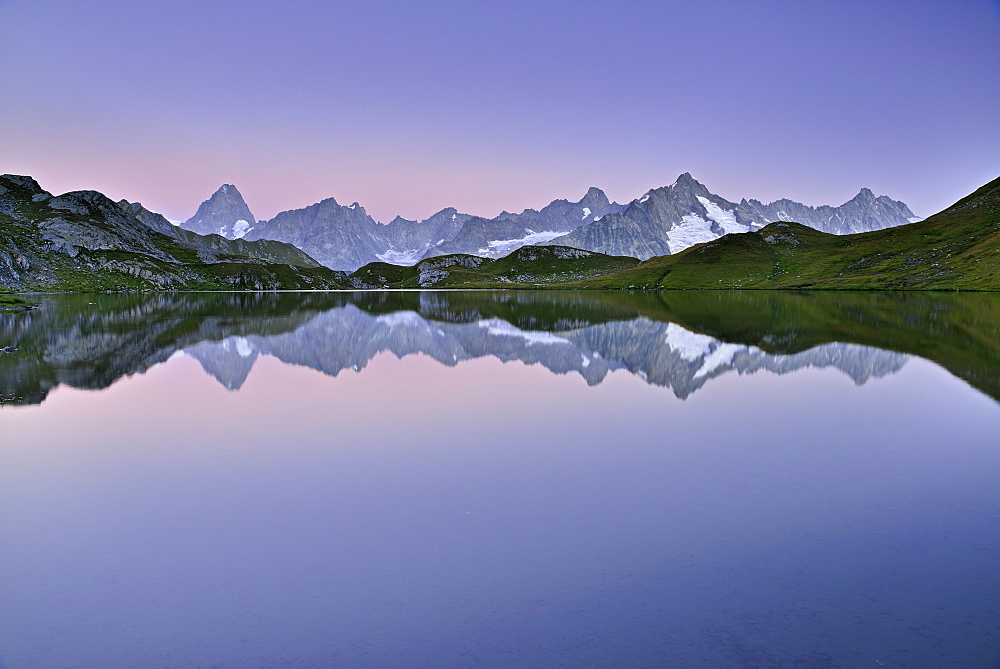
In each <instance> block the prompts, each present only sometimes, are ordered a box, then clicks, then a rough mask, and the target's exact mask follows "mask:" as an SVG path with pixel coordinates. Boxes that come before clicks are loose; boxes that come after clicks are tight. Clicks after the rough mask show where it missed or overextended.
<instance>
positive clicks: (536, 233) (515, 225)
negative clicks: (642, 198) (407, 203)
mask: <svg viewBox="0 0 1000 669" xmlns="http://www.w3.org/2000/svg"><path fill="white" fill-rule="evenodd" d="M621 209H622V205H620V204H617V203H614V202H611V201H609V200H608V197H607V195H605V194H604V191H602V190H601V189H599V188H594V187H591V188H590V189H589V190H588V191H587V194H586V195H584V196H583V197H582V198H581V199H580V201H579V202H569V201H568V200H555V201H554V202H552V203H551V204H549V205H548V206H546V207H544V208H542V209H541V210H540V211H535V210H534V209H525V210H524V211H523V212H521V213H520V214H512V213H509V212H506V211H505V212H503V213H501V214H500V215H499V216H497V217H496V218H493V219H485V218H480V217H478V216H477V217H473V218H470V219H469V220H468V221H467V222H466V224H465V225H464V226H462V228H461V230H459V232H458V233H457V234H456V235H455V237H454V238H453V239H452V240H450V241H448V242H446V243H444V244H440V245H438V246H436V247H435V248H434V249H432V250H431V251H429V252H428V254H427V255H428V256H434V255H446V254H450V253H471V254H474V255H481V256H487V257H490V258H499V257H501V256H504V255H507V254H508V253H510V252H511V251H514V250H515V249H518V248H521V247H522V246H528V245H530V244H540V243H544V242H546V241H548V240H550V239H553V238H555V237H559V236H560V234H559V233H565V232H570V231H572V230H576V229H577V228H579V227H580V226H582V225H586V224H588V223H593V222H595V221H599V220H601V218H602V217H603V216H606V215H608V214H611V213H615V212H618V211H620V210H621Z"/></svg>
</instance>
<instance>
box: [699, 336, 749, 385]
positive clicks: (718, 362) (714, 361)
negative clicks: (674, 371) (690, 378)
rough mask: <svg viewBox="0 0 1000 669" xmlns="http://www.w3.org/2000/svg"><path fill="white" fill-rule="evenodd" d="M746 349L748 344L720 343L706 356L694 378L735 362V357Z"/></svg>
mask: <svg viewBox="0 0 1000 669" xmlns="http://www.w3.org/2000/svg"><path fill="white" fill-rule="evenodd" d="M744 349H746V346H740V345H738V344H722V343H719V345H718V348H716V349H715V350H714V351H712V352H711V353H710V354H709V355H707V356H705V361H704V362H703V363H701V368H699V369H698V371H697V372H695V373H694V378H696V379H697V378H700V377H702V376H705V375H706V374H709V373H711V372H714V371H715V370H717V369H718V368H719V367H725V366H726V365H731V364H733V358H734V357H736V354H737V353H739V352H740V351H742V350H744Z"/></svg>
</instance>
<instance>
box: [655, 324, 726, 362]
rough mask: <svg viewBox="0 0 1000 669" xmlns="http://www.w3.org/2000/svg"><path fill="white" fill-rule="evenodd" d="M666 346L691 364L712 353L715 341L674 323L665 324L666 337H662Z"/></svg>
mask: <svg viewBox="0 0 1000 669" xmlns="http://www.w3.org/2000/svg"><path fill="white" fill-rule="evenodd" d="M664 341H666V343H667V346H669V347H670V350H671V351H675V352H676V353H677V354H678V355H680V356H681V357H682V358H684V359H685V360H687V361H688V362H692V361H694V360H697V359H698V358H700V357H702V356H703V355H708V354H709V353H711V352H712V344H713V343H714V342H715V341H717V340H715V339H712V338H711V337H709V336H707V335H703V334H698V333H696V332H691V331H690V330H688V329H685V328H682V327H681V326H680V325H677V324H675V323H667V335H666V337H664Z"/></svg>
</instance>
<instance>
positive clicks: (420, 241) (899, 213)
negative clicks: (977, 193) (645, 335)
mask: <svg viewBox="0 0 1000 669" xmlns="http://www.w3.org/2000/svg"><path fill="white" fill-rule="evenodd" d="M787 220H791V221H796V222H799V223H802V224H803V225H807V226H809V227H812V228H814V229H816V230H820V231H822V232H829V233H832V234H851V233H857V232H869V231H872V230H881V229H884V228H888V227H894V226H898V225H904V224H906V223H911V222H914V221H916V220H920V219H919V218H917V217H916V216H914V215H913V212H912V211H910V209H909V207H907V206H906V205H905V204H904V203H902V202H899V201H896V200H892V199H890V198H888V197H886V196H884V195H883V196H878V197H876V196H875V195H874V193H872V192H871V191H870V190H868V189H867V188H864V189H862V190H861V191H860V192H859V193H858V195H857V196H855V197H854V198H853V199H851V200H850V201H848V202H846V203H844V204H842V205H840V206H839V207H832V206H822V207H810V206H807V205H804V204H801V203H798V202H794V201H792V200H788V199H782V200H778V201H776V202H772V203H771V204H763V203H761V202H759V201H758V200H746V199H744V200H741V201H740V202H739V203H733V202H730V201H728V200H726V199H724V198H722V197H719V196H718V195H714V194H713V193H711V192H710V191H709V190H708V189H707V188H706V187H705V186H704V185H703V184H701V183H700V182H698V181H697V180H696V179H694V177H692V176H691V175H690V174H688V173H685V174H682V175H681V176H680V177H678V179H677V180H676V181H675V182H674V183H673V184H672V185H670V186H665V187H663V188H657V189H653V190H650V191H649V192H647V193H645V194H644V195H642V196H641V197H639V198H636V199H635V200H632V201H631V202H629V203H628V204H618V203H615V202H611V201H610V200H609V199H608V197H607V195H605V193H604V192H603V191H602V190H600V189H599V188H590V189H589V190H588V191H587V193H586V194H585V195H584V196H583V197H582V198H580V200H578V201H575V202H573V201H570V200H555V201H553V202H551V203H550V204H548V205H547V206H545V207H543V208H542V209H540V210H534V209H525V210H524V211H522V212H521V213H519V214H515V213H510V212H506V211H504V212H502V213H501V214H500V215H499V216H496V217H494V218H491V219H487V218H484V217H480V216H472V215H469V214H463V213H461V212H459V211H458V210H456V209H454V208H447V209H442V210H441V211H439V212H438V213H436V214H434V215H433V216H431V217H429V218H427V219H425V220H423V221H413V220H408V219H404V218H402V217H399V216H397V217H396V218H395V219H393V220H392V221H391V222H390V223H388V224H385V225H383V224H380V223H378V222H377V221H375V220H374V219H373V218H372V217H371V216H369V215H368V213H367V212H366V211H365V209H364V207H362V206H361V205H360V204H359V203H357V202H354V203H352V204H350V205H341V204H339V203H338V202H337V201H336V200H335V199H334V198H327V199H325V200H323V201H321V202H318V203H316V204H314V205H310V206H308V207H305V208H302V209H295V210H290V211H284V212H281V213H280V214H278V215H277V216H275V217H274V218H272V219H270V220H268V221H255V220H254V217H253V215H252V214H251V213H250V209H249V207H247V205H246V203H245V202H244V200H243V197H242V195H241V194H240V192H239V191H238V190H237V189H236V187H235V186H233V185H232V184H225V185H223V186H222V187H221V188H220V189H219V190H218V191H216V192H215V193H214V194H213V195H212V196H211V197H210V198H209V199H208V200H206V201H205V202H203V203H202V204H201V206H199V208H198V211H197V213H196V214H195V215H194V216H193V217H191V218H190V219H188V220H187V221H185V222H184V223H182V224H181V225H182V227H184V228H186V229H189V230H192V231H194V232H198V233H200V234H209V233H214V234H219V235H222V236H223V237H226V238H228V239H239V238H244V239H247V240H259V239H272V240H277V241H282V242H287V243H289V244H293V245H295V246H297V247H298V248H300V249H302V250H303V251H305V252H306V253H308V254H309V255H310V256H311V257H313V258H315V259H316V260H318V261H319V262H321V263H322V264H324V265H326V266H327V267H330V268H332V269H336V270H344V271H354V270H356V269H358V268H359V267H362V266H364V265H366V264H368V263H371V262H379V261H380V262H387V263H392V264H396V265H413V264H416V263H417V262H419V261H420V260H422V259H426V258H431V257H435V256H441V255H449V254H456V253H461V254H469V255H476V256H481V257H486V258H499V257H502V256H505V255H507V254H509V253H510V252H511V251H514V250H516V249H518V248H521V247H523V246H528V245H540V244H549V243H551V244H557V245H561V246H570V247H574V248H579V249H583V250H588V251H593V252H596V253H604V254H607V255H627V256H632V257H635V258H638V259H640V260H645V259H647V258H650V257H653V256H658V255H667V254H672V253H678V252H679V251H682V250H684V249H686V248H689V247H690V246H693V245H695V244H699V243H703V242H707V241H711V240H713V239H718V238H719V237H721V236H723V235H725V234H728V233H736V232H750V231H753V230H759V229H760V228H762V227H764V226H765V225H767V224H768V223H771V222H774V221H787Z"/></svg>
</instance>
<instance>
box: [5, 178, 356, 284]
mask: <svg viewBox="0 0 1000 669" xmlns="http://www.w3.org/2000/svg"><path fill="white" fill-rule="evenodd" d="M346 285H347V284H346V283H345V282H344V274H343V273H342V272H334V271H332V270H330V269H327V268H326V267H323V266H321V265H319V263H317V262H316V261H315V260H313V259H312V258H310V257H309V256H308V255H306V254H305V253H303V252H302V251H300V250H299V249H297V248H295V247H294V246H291V245H289V244H283V243H281V242H273V241H269V240H262V241H257V242H246V241H243V240H227V239H223V238H222V237H219V236H218V235H208V236H203V235H197V234H195V233H193V232H189V231H186V230H178V229H176V228H174V226H171V225H170V224H169V222H168V221H166V219H163V217H161V216H159V215H158V214H152V213H151V212H148V211H146V210H144V209H142V208H141V207H140V206H138V205H131V204H129V203H127V202H124V201H123V202H112V201H111V200H110V199H108V198H107V197H105V196H104V195H102V194H101V193H98V192H96V191H75V192H72V193H65V194H63V195H59V196H53V195H52V194H51V193H48V192H47V191H44V190H42V188H41V187H40V186H39V185H38V184H37V183H36V182H35V181H34V179H31V178H30V177H23V176H17V175H3V176H0V290H16V291H103V290H157V289H158V290H178V289H186V290H191V289H197V290H272V289H328V288H343V287H346ZM5 301H9V299H6V298H5Z"/></svg>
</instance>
